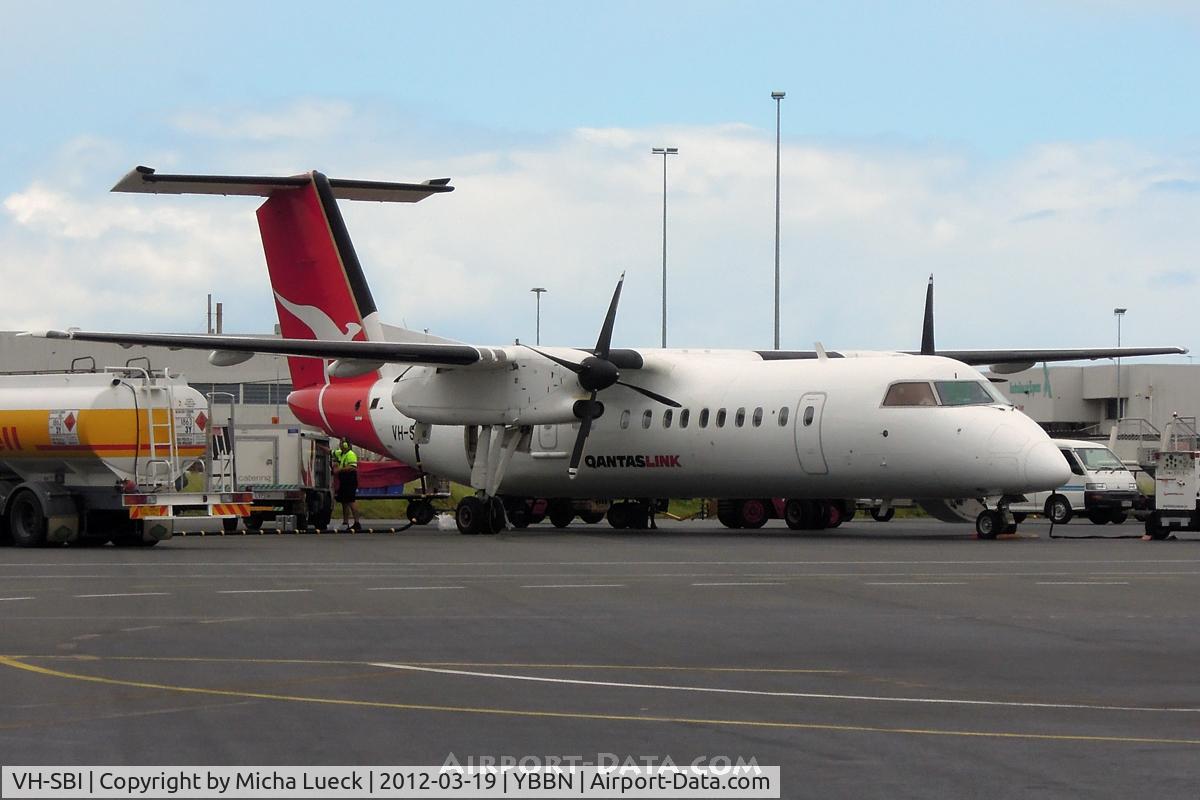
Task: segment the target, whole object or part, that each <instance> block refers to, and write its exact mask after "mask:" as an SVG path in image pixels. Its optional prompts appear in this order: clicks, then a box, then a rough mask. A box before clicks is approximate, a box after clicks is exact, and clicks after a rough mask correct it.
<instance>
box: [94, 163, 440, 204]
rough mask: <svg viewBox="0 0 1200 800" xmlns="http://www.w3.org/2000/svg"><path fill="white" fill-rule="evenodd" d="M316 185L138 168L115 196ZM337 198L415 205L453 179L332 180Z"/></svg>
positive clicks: (267, 192)
mask: <svg viewBox="0 0 1200 800" xmlns="http://www.w3.org/2000/svg"><path fill="white" fill-rule="evenodd" d="M311 181H312V176H311V175H310V174H305V175H291V176H286V177H262V176H253V175H160V174H159V173H157V172H155V171H154V170H153V169H152V168H151V167H135V168H133V169H132V170H130V171H129V173H128V174H127V175H126V176H125V177H124V178H121V180H119V181H118V182H117V185H116V186H114V187H113V188H112V191H114V192H135V193H140V194H222V195H231V194H232V195H244V196H248V197H270V196H271V195H272V194H274V193H275V192H278V191H281V190H285V189H299V188H301V187H303V186H307V185H308V184H309V183H310V182H311ZM329 186H330V188H331V189H332V190H333V196H334V197H335V198H337V199H339V200H372V201H375V202H380V203H415V202H417V201H418V200H424V199H425V198H426V197H429V196H430V195H431V194H440V193H442V192H452V191H454V187H453V186H451V185H450V179H449V178H434V179H432V180H428V181H425V182H424V183H392V182H388V181H358V180H347V179H345V178H330V179H329Z"/></svg>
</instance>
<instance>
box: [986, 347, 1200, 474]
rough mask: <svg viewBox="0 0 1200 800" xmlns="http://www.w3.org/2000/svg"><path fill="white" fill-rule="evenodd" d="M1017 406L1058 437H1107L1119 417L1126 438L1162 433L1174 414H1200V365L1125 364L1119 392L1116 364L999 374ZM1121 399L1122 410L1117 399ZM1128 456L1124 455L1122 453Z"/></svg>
mask: <svg viewBox="0 0 1200 800" xmlns="http://www.w3.org/2000/svg"><path fill="white" fill-rule="evenodd" d="M997 377H1001V378H1005V379H1007V382H1005V383H999V384H997V388H999V389H1000V390H1001V392H1003V393H1004V395H1005V396H1006V397H1008V398H1009V400H1011V401H1012V402H1013V404H1015V405H1016V406H1017V407H1018V408H1020V409H1021V410H1022V411H1024V412H1025V413H1026V414H1028V415H1029V416H1030V417H1032V418H1033V419H1034V420H1036V421H1037V422H1039V423H1040V424H1041V425H1042V426H1043V427H1044V428H1046V430H1047V431H1049V432H1050V434H1051V435H1053V436H1059V437H1062V438H1069V437H1072V436H1074V437H1079V436H1085V435H1092V436H1108V432H1109V430H1110V429H1111V428H1112V424H1113V422H1114V421H1116V420H1117V419H1118V418H1121V419H1123V420H1124V422H1123V423H1122V433H1123V434H1130V435H1133V434H1136V433H1145V434H1147V435H1148V434H1151V433H1154V432H1157V431H1162V429H1163V427H1164V426H1165V425H1166V423H1167V421H1168V420H1170V419H1171V417H1172V415H1175V414H1178V415H1179V416H1180V417H1182V418H1185V419H1188V420H1190V421H1194V419H1195V418H1196V417H1197V416H1200V364H1197V365H1193V364H1161V363H1157V364H1156V363H1153V361H1150V360H1146V359H1143V360H1141V361H1134V362H1130V361H1124V362H1122V363H1121V375H1120V388H1119V389H1118V385H1117V366H1116V364H1114V363H1113V362H1112V361H1104V362H1097V363H1094V364H1089V365H1087V366H1045V365H1039V366H1036V367H1034V368H1033V369H1028V370H1025V371H1024V372H1018V373H1016V374H1013V375H1001V376H997ZM1118 396H1119V397H1120V398H1121V409H1120V411H1119V412H1118V408H1117V398H1118ZM1120 455H1121V456H1122V457H1123V458H1125V457H1127V456H1126V455H1125V454H1123V453H1122V454H1120Z"/></svg>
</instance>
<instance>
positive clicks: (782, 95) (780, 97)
mask: <svg viewBox="0 0 1200 800" xmlns="http://www.w3.org/2000/svg"><path fill="white" fill-rule="evenodd" d="M785 97H787V92H771V99H772V100H774V101H775V349H776V350H778V349H779V110H780V107H781V106H782V105H783V104H782V103H781V102H780V101H781V100H783V98H785Z"/></svg>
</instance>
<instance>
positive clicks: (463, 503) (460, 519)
mask: <svg viewBox="0 0 1200 800" xmlns="http://www.w3.org/2000/svg"><path fill="white" fill-rule="evenodd" d="M487 517H488V515H487V509H486V508H485V507H484V505H483V501H482V500H480V499H479V498H478V497H475V496H473V495H472V496H471V497H464V498H463V499H462V500H460V501H459V502H458V509H457V510H455V512H454V522H455V524H457V525H458V532H459V533H462V534H465V535H466V536H478V535H479V534H481V533H483V529H484V528H485V527H487V524H488V523H487Z"/></svg>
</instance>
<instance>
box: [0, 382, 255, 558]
mask: <svg viewBox="0 0 1200 800" xmlns="http://www.w3.org/2000/svg"><path fill="white" fill-rule="evenodd" d="M208 422H209V413H208V404H207V402H206V401H205V399H204V397H203V395H201V394H200V393H199V392H197V391H195V390H194V389H192V388H190V387H189V386H188V385H187V384H186V383H185V382H184V381H183V380H182V379H181V378H180V377H178V376H173V375H170V374H169V373H168V372H166V371H165V370H164V371H151V370H149V369H142V368H140V367H128V366H127V367H122V368H111V367H110V368H105V369H102V370H97V369H94V368H92V369H88V370H80V371H68V372H34V373H6V374H0V536H2V537H6V538H9V539H11V541H12V543H13V544H16V545H18V546H21V547H38V546H42V545H48V544H62V543H70V544H76V545H101V544H105V543H107V542H108V541H110V540H111V541H112V542H113V543H114V544H116V545H121V546H143V547H147V546H151V545H155V544H157V543H158V542H159V541H161V540H163V539H167V538H170V536H171V535H172V534H173V533H174V523H175V519H176V518H178V517H181V516H188V517H191V516H217V517H237V516H242V515H245V514H248V513H249V508H250V506H249V502H248V500H249V497H248V496H246V495H239V494H236V493H232V492H226V493H219V492H218V493H211V492H184V491H181V490H182V489H183V487H184V485H185V484H186V483H187V475H188V472H189V470H200V469H202V464H203V460H204V455H205V451H206V446H207V427H208Z"/></svg>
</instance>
